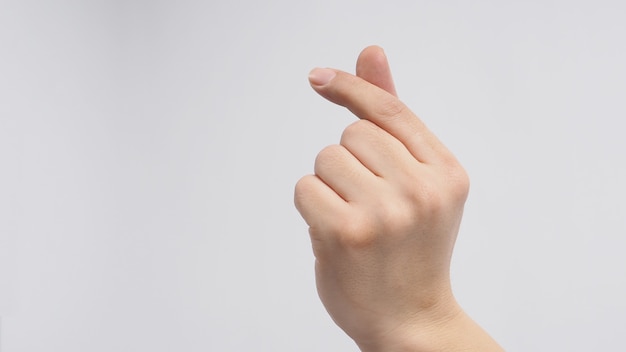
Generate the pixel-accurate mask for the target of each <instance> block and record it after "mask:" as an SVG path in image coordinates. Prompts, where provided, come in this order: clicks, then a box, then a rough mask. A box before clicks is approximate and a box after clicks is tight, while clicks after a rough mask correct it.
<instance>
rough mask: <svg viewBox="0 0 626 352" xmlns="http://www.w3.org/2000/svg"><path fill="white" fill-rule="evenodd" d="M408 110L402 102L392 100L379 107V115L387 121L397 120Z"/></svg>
mask: <svg viewBox="0 0 626 352" xmlns="http://www.w3.org/2000/svg"><path fill="white" fill-rule="evenodd" d="M406 110H407V107H406V105H404V104H403V103H402V102H401V101H400V100H398V99H392V98H390V99H387V100H386V101H383V102H382V103H381V104H380V105H379V107H378V111H377V113H378V115H380V116H381V117H383V118H384V119H386V120H395V119H398V118H400V117H401V116H403V115H404V114H405V112H406Z"/></svg>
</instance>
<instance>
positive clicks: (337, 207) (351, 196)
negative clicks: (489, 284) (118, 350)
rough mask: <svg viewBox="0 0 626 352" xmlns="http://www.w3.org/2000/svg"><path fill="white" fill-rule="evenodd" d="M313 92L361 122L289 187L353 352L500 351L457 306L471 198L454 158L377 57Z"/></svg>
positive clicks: (322, 287)
mask: <svg viewBox="0 0 626 352" xmlns="http://www.w3.org/2000/svg"><path fill="white" fill-rule="evenodd" d="M309 81H310V83H311V87H312V88H313V89H314V90H315V91H316V92H317V93H319V94H320V95H321V96H322V97H324V98H326V99H327V100H329V101H330V102H333V103H336V104H339V105H342V106H344V107H346V108H347V109H348V110H350V111H351V112H352V113H353V114H354V115H356V116H357V117H358V118H359V120H358V121H356V122H354V123H353V124H351V125H350V126H348V127H347V128H346V129H345V130H344V132H343V135H342V136H341V140H340V142H339V144H337V145H331V146H328V147H326V148H324V149H323V150H322V151H321V152H320V153H319V155H318V156H317V158H316V160H315V168H314V170H315V173H314V174H313V175H307V176H304V177H303V178H302V179H300V180H299V181H298V183H297V184H296V188H295V205H296V208H297V209H298V211H299V212H300V213H301V215H302V217H303V218H304V220H305V221H306V223H307V224H308V226H309V234H310V237H311V242H312V246H313V252H314V254H315V258H316V262H315V271H316V282H317V288H318V293H319V296H320V298H321V300H322V302H323V303H324V306H325V307H326V309H327V310H328V313H329V314H330V315H331V317H332V318H333V320H334V321H335V322H336V323H337V325H339V326H340V327H341V328H342V329H343V330H344V331H345V332H346V333H347V334H348V335H349V336H350V337H351V338H352V339H354V341H355V342H356V343H357V345H358V346H359V348H360V349H361V350H362V351H365V352H370V351H372V352H373V351H385V352H391V351H444V350H445V351H501V350H502V349H501V348H500V347H499V346H498V344H497V343H496V342H495V341H494V340H493V339H491V337H489V335H488V334H487V333H486V332H485V331H484V330H482V329H481V328H480V327H479V326H478V325H477V324H476V323H475V322H474V321H472V320H471V319H470V318H469V316H467V314H465V312H464V311H463V310H462V309H461V307H460V306H459V305H458V304H457V302H456V300H455V299H454V296H453V294H452V290H451V285H450V259H451V256H452V250H453V247H454V243H455V241H456V236H457V233H458V230H459V225H460V223H461V217H462V214H463V206H464V204H465V200H466V198H467V194H468V191H469V179H468V176H467V174H466V172H465V170H464V169H463V167H462V166H461V165H460V164H459V162H458V161H457V160H456V158H455V157H454V155H452V153H450V151H449V150H448V149H447V148H446V147H445V146H444V145H443V144H442V143H441V142H440V141H439V140H438V139H437V137H436V136H434V135H433V134H432V133H431V132H430V131H429V130H428V128H427V127H426V126H425V125H424V123H423V122H422V121H421V120H420V119H419V118H418V117H417V116H416V115H415V114H413V112H411V110H409V109H408V108H407V107H406V106H405V105H404V104H403V103H402V102H401V101H400V100H398V98H397V95H396V90H395V87H394V84H393V80H392V77H391V71H390V69H389V65H388V62H387V58H386V56H385V54H384V52H383V50H382V49H381V48H379V47H376V46H372V47H368V48H366V49H364V50H363V51H362V52H361V54H360V56H359V58H358V60H357V67H356V75H352V74H349V73H346V72H342V71H339V70H335V69H314V70H313V71H311V73H310V76H309Z"/></svg>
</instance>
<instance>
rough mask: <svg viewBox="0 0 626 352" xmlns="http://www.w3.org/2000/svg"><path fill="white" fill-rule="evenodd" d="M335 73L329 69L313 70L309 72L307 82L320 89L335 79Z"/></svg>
mask: <svg viewBox="0 0 626 352" xmlns="http://www.w3.org/2000/svg"><path fill="white" fill-rule="evenodd" d="M336 75H337V72H335V71H334V70H331V69H329V68H319V67H317V68H314V69H313V70H311V72H309V82H311V84H312V85H314V86H317V87H322V86H325V85H327V84H328V83H330V81H332V80H333V78H335V76H336Z"/></svg>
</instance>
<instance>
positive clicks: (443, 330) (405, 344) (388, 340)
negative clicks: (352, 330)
mask: <svg viewBox="0 0 626 352" xmlns="http://www.w3.org/2000/svg"><path fill="white" fill-rule="evenodd" d="M355 342H356V343H357V345H358V346H359V348H360V350H361V351H362V352H430V351H451V352H453V351H464V352H467V351H481V352H488V351H494V352H495V351H503V349H502V348H501V347H500V346H499V345H498V344H497V343H496V342H495V341H494V340H493V339H492V338H491V337H490V336H489V335H488V334H487V333H486V332H485V331H484V330H483V329H482V328H481V327H480V326H479V325H478V324H477V323H476V322H474V321H473V320H472V319H471V318H470V317H469V316H468V315H467V314H466V313H465V312H464V311H463V309H462V308H461V307H460V306H459V305H458V304H457V303H456V301H455V300H454V299H452V300H451V301H448V302H445V303H444V304H441V305H439V306H437V307H434V308H433V310H432V311H430V312H428V313H427V314H424V315H421V316H420V318H419V319H415V320H414V321H411V322H407V323H405V324H403V325H401V326H398V327H396V328H394V329H393V330H390V331H389V333H388V334H387V335H385V337H384V338H380V339H377V340H370V341H355Z"/></svg>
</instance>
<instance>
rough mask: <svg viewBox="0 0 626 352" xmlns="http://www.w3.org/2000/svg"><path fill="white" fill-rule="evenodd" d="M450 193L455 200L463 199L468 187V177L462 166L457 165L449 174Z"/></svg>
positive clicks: (467, 192) (465, 196)
mask: <svg viewBox="0 0 626 352" xmlns="http://www.w3.org/2000/svg"><path fill="white" fill-rule="evenodd" d="M450 183H451V192H450V193H451V195H452V197H453V199H454V200H455V201H463V202H464V201H465V200H466V199H467V195H468V194H469V189H470V179H469V176H468V175H467V172H466V171H465V169H464V168H463V167H461V166H460V165H458V166H457V167H456V168H454V169H453V171H452V173H451V175H450Z"/></svg>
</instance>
